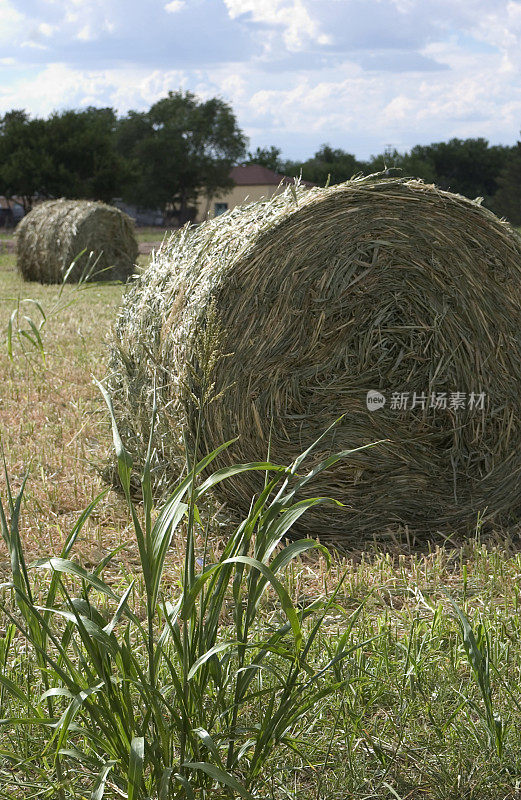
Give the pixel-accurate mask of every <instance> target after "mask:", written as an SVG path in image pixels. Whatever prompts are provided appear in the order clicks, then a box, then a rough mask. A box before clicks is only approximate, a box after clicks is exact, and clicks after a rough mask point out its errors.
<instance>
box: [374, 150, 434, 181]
mask: <svg viewBox="0 0 521 800" xmlns="http://www.w3.org/2000/svg"><path fill="white" fill-rule="evenodd" d="M414 151H415V148H413V150H411V152H410V153H400V152H398V150H396V149H395V148H393V149H387V150H385V152H384V153H381V154H380V155H377V156H371V158H370V159H369V160H368V161H366V162H364V163H363V165H362V166H363V172H364V174H365V175H371V174H373V173H375V172H383V171H384V170H389V173H390V174H391V175H396V176H401V177H406V178H421V180H424V181H426V182H427V183H434V182H435V181H436V172H435V169H434V165H433V163H432V161H430V160H429V159H427V158H425V157H424V156H423V155H422V154H418V153H416V152H414Z"/></svg>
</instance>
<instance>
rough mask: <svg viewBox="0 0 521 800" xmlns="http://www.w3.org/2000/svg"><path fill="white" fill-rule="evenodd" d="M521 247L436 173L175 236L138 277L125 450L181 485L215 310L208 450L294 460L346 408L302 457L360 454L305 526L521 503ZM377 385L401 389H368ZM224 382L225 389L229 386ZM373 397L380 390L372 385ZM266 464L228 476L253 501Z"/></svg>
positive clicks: (358, 524)
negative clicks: (152, 455)
mask: <svg viewBox="0 0 521 800" xmlns="http://www.w3.org/2000/svg"><path fill="white" fill-rule="evenodd" d="M520 287H521V243H520V240H519V239H518V237H517V235H516V234H515V233H514V232H513V231H512V229H511V228H510V226H509V225H508V224H506V223H504V222H502V221H500V220H499V219H498V218H497V217H495V216H494V215H493V214H492V213H491V212H489V211H487V210H486V209H484V208H482V207H481V206H480V205H479V204H478V203H477V202H471V201H470V200H467V199H465V198H463V197H460V196H458V195H454V194H451V193H449V192H444V191H440V190H438V189H436V188H435V187H433V186H429V185H425V184H423V183H422V182H420V181H415V180H406V179H396V178H383V177H380V178H378V179H375V178H373V179H359V180H354V181H351V182H348V183H346V184H342V185H339V186H334V187H331V188H327V189H318V188H316V189H311V190H304V189H303V188H300V187H297V188H295V187H291V188H290V189H288V190H287V191H286V192H285V193H284V194H282V195H280V196H278V197H275V198H274V199H272V200H270V201H266V202H260V203H254V204H253V205H250V206H247V207H244V208H242V209H235V210H233V211H231V212H230V213H227V214H225V215H223V216H220V217H218V218H217V219H215V220H212V221H209V222H206V223H205V224H203V225H201V226H200V227H199V228H198V229H195V230H191V231H190V230H185V231H183V232H181V233H180V234H178V235H175V236H174V237H172V239H171V240H170V241H169V242H167V243H166V244H165V245H164V246H163V247H162V248H161V250H160V251H159V252H158V253H156V255H155V257H154V259H153V262H152V263H151V265H150V267H149V268H148V270H146V271H145V273H144V274H143V275H142V277H141V278H140V279H139V280H138V281H137V282H136V284H135V285H134V286H133V288H132V289H131V291H130V292H129V294H128V296H127V298H126V303H125V305H124V308H123V310H122V312H121V316H120V318H119V322H118V325H117V329H116V332H115V335H114V339H113V346H112V362H111V377H110V388H111V391H112V394H113V398H114V403H115V407H116V414H117V416H118V418H119V425H120V427H121V431H122V434H123V436H124V440H125V442H126V444H127V446H128V447H129V448H130V450H131V452H132V453H133V455H134V457H135V458H136V459H137V461H138V463H139V462H142V461H143V457H144V454H145V453H146V449H147V444H148V437H149V428H150V419H151V409H152V404H153V397H154V393H155V395H156V398H157V408H158V421H157V427H156V431H155V436H154V444H155V447H156V464H155V474H156V478H157V480H158V482H159V483H161V481H163V483H164V484H165V485H166V484H167V483H168V482H170V481H172V480H173V479H174V478H175V476H176V474H178V468H179V464H180V463H182V459H183V432H185V433H187V434H188V436H189V440H190V441H191V442H192V443H193V441H194V439H195V433H196V425H197V401H198V398H200V394H201V386H200V383H199V382H198V380H197V377H196V376H197V375H198V374H200V373H201V372H204V370H205V361H208V356H207V355H205V352H204V351H205V346H206V344H205V337H206V338H208V330H209V328H210V329H211V328H212V327H215V324H214V322H212V319H213V318H214V317H215V318H216V319H217V320H218V323H219V326H220V329H221V332H222V333H221V336H222V341H221V343H220V347H221V350H222V353H224V354H229V355H227V357H225V358H223V359H221V360H220V361H218V363H217V364H216V365H215V367H214V368H213V370H212V374H211V376H210V380H211V382H213V383H214V384H215V386H214V388H213V393H214V395H216V396H217V399H215V400H214V401H213V402H212V403H211V404H210V405H208V407H207V408H206V409H205V411H204V421H203V426H202V431H201V439H200V446H199V455H200V456H201V455H202V454H204V453H206V452H209V451H211V450H213V449H214V448H216V447H217V446H218V445H219V444H221V443H223V442H225V441H227V440H229V439H232V438H233V437H235V436H238V437H239V439H238V441H237V443H236V444H235V445H234V446H232V447H231V448H230V449H229V450H227V451H226V452H225V453H224V454H223V455H222V457H221V458H220V461H219V464H220V465H221V466H222V465H224V464H228V463H237V462H247V461H254V460H258V459H263V458H265V457H266V456H267V453H268V448H269V450H270V457H271V459H272V460H273V461H275V462H278V463H282V464H289V463H290V462H291V461H292V460H293V459H294V458H295V457H296V455H297V454H299V453H300V452H302V451H303V450H304V449H305V448H306V447H308V445H310V444H311V443H312V442H313V441H314V440H316V439H317V438H318V437H319V436H320V435H321V434H322V433H323V432H324V431H325V430H326V428H327V427H328V426H329V425H330V424H331V423H332V422H333V421H334V420H335V419H336V418H338V417H339V416H340V415H344V416H343V418H342V420H341V422H340V423H339V424H338V425H337V426H336V427H335V428H334V429H333V431H332V432H331V433H330V434H328V435H327V437H326V438H325V439H323V440H322V441H321V442H320V444H319V446H318V448H317V449H316V450H315V451H314V452H313V454H312V456H311V457H310V458H309V459H308V461H307V462H306V463H307V464H308V465H309V466H310V467H311V466H312V465H314V464H316V463H317V462H318V461H319V460H321V459H323V458H325V457H326V456H328V455H329V454H331V453H332V452H336V451H338V450H343V449H347V448H356V447H360V446H362V445H367V444H368V443H370V442H375V441H378V440H388V441H387V442H385V443H382V444H379V445H376V446H375V447H373V448H368V449H364V450H361V451H359V452H357V453H353V454H352V456H351V457H349V458H345V459H344V460H342V461H341V462H340V463H338V464H337V465H336V466H334V467H333V468H332V469H330V470H329V471H328V472H324V473H322V474H321V475H320V476H319V477H318V479H317V480H315V482H314V483H313V486H312V489H311V490H310V492H309V494H310V495H311V496H331V497H334V498H336V499H337V500H339V501H341V502H342V503H343V504H344V507H343V508H338V507H334V506H318V507H315V508H314V509H312V510H311V511H309V512H307V513H306V514H305V515H304V516H303V517H302V518H301V519H300V521H299V526H298V528H297V529H296V531H295V534H296V535H303V534H312V535H313V536H319V537H320V538H321V539H322V540H324V541H326V542H327V541H334V542H335V543H337V544H340V545H346V546H349V545H351V544H353V543H355V542H358V543H359V542H360V541H361V540H363V538H367V537H368V536H371V537H374V536H376V537H382V539H383V538H385V537H386V536H388V535H391V536H393V535H394V533H395V532H396V530H400V529H402V530H403V526H408V530H409V532H410V533H411V535H418V537H428V536H429V535H430V534H434V533H435V532H436V531H443V532H448V533H451V532H453V531H462V532H467V533H470V532H473V531H474V529H475V525H476V521H477V518H478V514H482V515H483V518H482V519H483V522H486V521H490V522H493V523H494V524H495V525H498V526H504V525H505V526H512V525H516V524H517V523H518V521H519V519H520V515H521V492H520V491H519V488H520V475H521V301H520V297H521V292H520ZM374 392H378V393H380V395H382V396H383V398H385V404H384V405H383V406H382V404H381V403H382V397H378V395H374V394H373V395H372V397H373V402H372V403H369V406H370V407H368V393H374ZM220 393H222V394H220ZM370 397H371V395H369V398H370ZM262 483H263V478H262V476H259V475H258V474H255V473H247V474H244V475H242V476H240V477H238V478H236V479H233V480H229V481H226V482H224V483H223V484H221V485H220V486H219V488H218V492H219V499H221V500H224V501H225V502H226V503H227V504H228V506H229V508H230V509H232V510H235V511H237V512H241V513H243V514H244V513H247V511H248V509H249V507H250V501H251V497H252V496H253V495H254V494H255V493H258V491H259V489H260V488H261V487H262Z"/></svg>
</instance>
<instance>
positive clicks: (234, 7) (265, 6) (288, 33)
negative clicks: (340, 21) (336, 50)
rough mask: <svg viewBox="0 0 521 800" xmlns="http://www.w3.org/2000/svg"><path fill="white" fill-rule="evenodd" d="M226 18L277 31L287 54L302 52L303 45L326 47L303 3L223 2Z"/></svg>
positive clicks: (292, 0) (275, 0) (284, 0)
mask: <svg viewBox="0 0 521 800" xmlns="http://www.w3.org/2000/svg"><path fill="white" fill-rule="evenodd" d="M224 2H225V4H226V7H227V9H228V12H229V14H230V17H231V18H232V19H236V18H238V17H242V18H243V19H244V20H245V21H246V22H253V23H260V24H261V25H262V26H269V27H273V28H276V29H277V28H278V29H281V30H282V32H283V41H284V44H285V45H286V47H287V49H288V50H289V51H290V52H294V51H298V50H302V49H303V48H304V47H305V45H306V43H308V42H317V43H318V44H321V45H325V44H329V42H330V37H329V36H328V35H327V34H326V33H324V32H323V31H322V30H321V26H320V23H319V21H318V19H317V16H316V15H315V14H313V13H312V12H311V9H310V8H309V7H307V5H306V4H305V2H304V0H224Z"/></svg>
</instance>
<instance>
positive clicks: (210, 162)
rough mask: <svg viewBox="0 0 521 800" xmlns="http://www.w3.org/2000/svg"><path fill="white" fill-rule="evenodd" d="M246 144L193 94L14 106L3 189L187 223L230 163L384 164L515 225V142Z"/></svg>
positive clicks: (301, 171) (520, 168)
mask: <svg viewBox="0 0 521 800" xmlns="http://www.w3.org/2000/svg"><path fill="white" fill-rule="evenodd" d="M247 144H248V143H247V138H246V136H245V135H244V134H243V132H242V131H241V129H240V128H239V125H238V122H237V119H236V117H235V115H234V113H233V110H232V108H231V107H230V106H229V105H228V104H227V103H225V102H224V101H223V100H221V99H218V98H211V99H209V100H205V101H201V100H199V99H198V98H197V97H196V96H195V95H194V94H192V93H191V92H180V91H178V92H169V94H168V96H167V97H165V98H163V99H161V100H159V101H158V102H157V103H154V104H153V105H152V106H151V108H150V109H149V110H148V111H144V112H138V111H129V112H128V113H127V114H126V115H124V116H122V117H118V116H117V114H116V112H115V111H114V109H112V108H93V107H89V108H86V109H84V110H66V111H61V112H55V113H53V114H51V115H50V116H49V117H48V118H47V119H40V118H31V117H30V116H29V115H28V114H27V113H26V112H25V111H22V110H13V111H9V112H8V113H6V114H4V115H3V116H2V117H0V195H4V196H6V197H17V198H19V199H20V200H21V202H22V204H23V205H24V208H25V210H26V211H28V210H30V208H31V205H32V203H33V202H34V198H36V197H37V198H52V197H67V198H89V199H96V200H104V201H105V202H110V201H111V200H113V199H114V198H115V197H121V198H122V199H123V200H125V201H127V202H129V203H133V204H135V205H137V206H141V207H149V208H158V209H161V211H162V212H163V213H164V212H165V211H167V210H168V212H169V214H170V216H172V217H173V218H175V219H177V220H178V221H179V222H180V223H183V222H185V221H186V220H188V219H190V218H191V216H192V215H193V212H194V206H195V203H196V200H197V197H198V196H200V195H201V194H208V195H210V196H213V195H218V194H219V193H220V192H222V191H224V190H226V189H227V188H230V187H231V185H232V182H231V180H230V177H229V176H230V170H231V167H232V166H234V165H236V164H241V163H243V164H261V165H262V166H265V167H268V168H269V169H272V170H274V171H275V172H278V173H280V174H283V175H287V176H289V177H293V176H295V177H298V176H299V175H301V176H302V178H303V179H304V180H307V181H311V182H313V183H316V184H318V185H319V186H324V185H325V184H326V182H329V183H330V184H335V183H340V182H342V181H345V180H348V179H349V178H351V177H353V175H356V174H371V173H374V172H381V171H383V170H389V172H390V174H401V175H404V176H411V177H417V178H422V179H423V180H425V181H427V182H429V183H436V184H437V185H438V186H440V187H441V188H442V189H447V190H450V191H453V192H458V193H460V194H463V195H465V196H467V197H470V198H472V199H473V198H475V197H482V198H483V202H484V204H485V205H486V206H487V207H488V208H490V209H492V210H493V211H495V212H496V213H498V214H500V215H502V216H506V217H507V218H508V219H509V220H510V221H511V222H512V223H513V224H515V225H521V142H517V144H516V145H514V146H513V147H508V146H502V145H492V146H491V145H489V143H488V141H487V140H486V139H484V138H475V139H451V140H450V141H448V142H437V143H433V144H429V145H416V146H415V147H413V148H412V149H411V150H410V152H406V153H400V152H398V151H397V150H395V149H390V148H388V149H387V150H386V151H385V152H384V153H382V154H379V155H376V156H372V157H371V158H370V159H368V160H365V161H362V160H359V159H357V158H356V157H355V156H354V155H353V154H351V153H349V152H347V151H346V150H343V149H341V148H333V147H331V146H330V145H328V144H324V145H322V146H321V147H320V148H319V149H318V151H317V152H316V153H315V154H314V155H313V156H312V157H311V158H308V159H306V160H304V161H294V160H289V161H288V160H284V159H282V153H281V150H280V149H279V148H278V147H275V146H273V145H272V146H270V147H262V148H261V147H258V148H257V149H256V150H255V151H253V152H252V151H248V150H247Z"/></svg>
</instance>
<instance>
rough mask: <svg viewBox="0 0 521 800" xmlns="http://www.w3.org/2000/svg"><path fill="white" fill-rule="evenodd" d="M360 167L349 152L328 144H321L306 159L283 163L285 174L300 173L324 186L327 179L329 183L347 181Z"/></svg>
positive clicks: (291, 175)
mask: <svg viewBox="0 0 521 800" xmlns="http://www.w3.org/2000/svg"><path fill="white" fill-rule="evenodd" d="M361 168H362V165H361V164H360V162H359V161H357V160H356V158H355V156H353V155H351V153H347V152H346V151H345V150H341V149H340V148H332V147H331V146H330V145H328V144H323V145H322V146H321V147H320V148H319V150H317V152H316V153H315V155H314V156H313V158H309V159H308V160H307V161H304V162H301V163H300V162H298V161H287V162H286V163H285V165H284V171H285V174H286V175H288V176H289V177H298V176H299V175H302V178H303V179H304V180H305V181H312V183H317V184H318V185H319V186H325V184H326V183H327V182H328V181H329V183H330V184H334V183H342V182H343V181H348V180H349V179H350V178H352V177H353V175H355V174H356V173H357V172H361Z"/></svg>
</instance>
